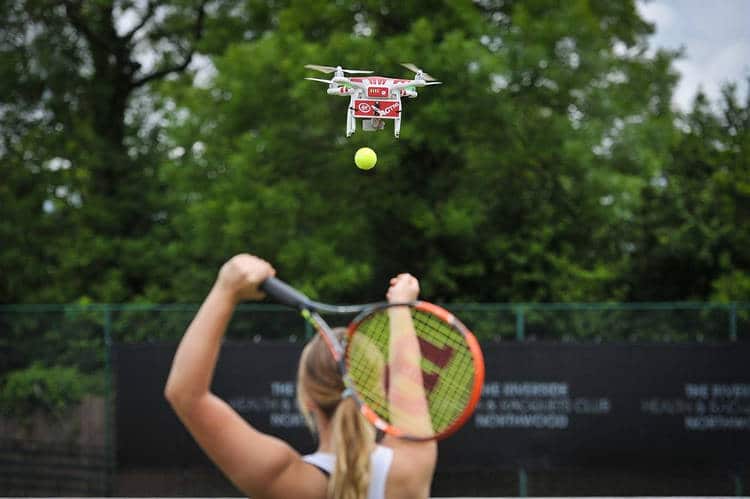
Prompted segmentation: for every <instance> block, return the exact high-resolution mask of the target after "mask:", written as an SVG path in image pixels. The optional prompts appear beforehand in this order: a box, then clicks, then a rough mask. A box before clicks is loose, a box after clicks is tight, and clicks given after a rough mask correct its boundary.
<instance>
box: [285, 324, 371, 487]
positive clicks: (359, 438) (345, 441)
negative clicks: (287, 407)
mask: <svg viewBox="0 0 750 499" xmlns="http://www.w3.org/2000/svg"><path fill="white" fill-rule="evenodd" d="M343 331H344V330H343V329H337V330H336V331H335V332H336V333H337V334H338V335H339V336H342V335H343ZM344 388H345V387H344V381H343V380H342V379H341V374H340V373H339V370H338V366H337V365H336V361H335V360H334V359H333V356H332V355H331V353H330V352H329V351H328V347H327V346H326V345H325V342H324V341H323V340H322V339H321V338H320V336H319V335H316V336H315V338H313V339H312V340H310V342H309V343H308V344H307V345H306V346H305V349H304V350H303V351H302V356H301V357H300V362H299V370H298V372H297V402H298V404H299V407H300V410H301V411H302V414H303V416H304V417H305V420H306V421H307V422H308V426H310V429H311V430H312V431H313V432H315V431H316V428H315V421H314V420H313V418H312V414H311V413H310V410H309V409H308V407H309V404H311V403H312V404H314V405H315V406H316V407H318V408H319V409H320V411H321V412H322V413H323V414H324V415H325V417H326V418H328V419H329V421H330V422H331V435H332V445H333V449H334V453H335V455H336V465H335V467H334V470H333V474H332V475H331V479H330V480H329V481H328V497H329V498H332V499H364V498H366V497H367V488H368V486H369V484H370V453H371V452H372V449H373V446H374V442H375V431H374V429H373V428H372V425H370V424H369V423H368V422H367V420H365V418H364V417H363V416H362V415H361V414H360V412H359V407H358V406H357V403H356V402H355V401H354V399H352V398H351V397H346V398H343V399H342V392H343V391H344Z"/></svg>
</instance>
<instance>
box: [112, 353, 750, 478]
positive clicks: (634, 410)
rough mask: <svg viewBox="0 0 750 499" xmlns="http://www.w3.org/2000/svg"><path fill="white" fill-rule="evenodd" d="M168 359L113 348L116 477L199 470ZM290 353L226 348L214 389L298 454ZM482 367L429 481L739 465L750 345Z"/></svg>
mask: <svg viewBox="0 0 750 499" xmlns="http://www.w3.org/2000/svg"><path fill="white" fill-rule="evenodd" d="M174 351H175V345H163V344H141V345H118V346H116V348H115V369H116V390H117V392H116V393H117V397H116V400H117V410H116V427H117V444H116V445H117V458H118V463H119V465H121V466H185V465H190V464H197V463H204V462H207V459H206V458H205V457H204V455H203V453H202V452H201V450H200V449H199V448H198V447H197V445H196V444H195V443H194V442H193V441H192V439H191V437H190V435H189V434H188V433H187V431H186V430H185V429H184V428H183V427H182V425H181V424H180V422H179V421H178V419H177V418H176V417H175V416H174V414H173V413H172V411H171V409H170V408H169V406H168V405H167V403H166V401H165V400H164V396H163V390H164V383H165V381H166V376H167V373H168V371H169V366H170V364H171V361H172V357H173V355H174ZM300 351H301V346H300V345H295V344H269V343H257V344H256V343H229V342H228V343H225V345H224V347H223V349H222V354H221V358H220V360H219V365H218V367H217V369H216V374H215V379H214V384H213V390H214V392H215V393H217V394H218V395H219V396H221V397H222V398H223V399H224V400H226V401H227V402H228V403H229V404H230V405H231V406H232V407H234V408H235V409H236V410H237V411H238V412H239V413H240V414H242V416H243V417H245V418H246V419H247V420H248V421H250V422H251V423H252V424H253V425H254V426H255V427H257V428H258V429H260V430H262V431H265V432H268V433H271V434H274V435H277V436H279V437H281V438H283V439H285V440H287V441H288V442H289V443H290V444H291V445H292V446H294V447H295V448H297V449H298V450H299V451H300V452H310V451H312V450H313V449H314V447H315V443H314V440H313V438H312V437H311V436H310V434H309V432H308V431H307V428H306V427H305V426H304V421H303V420H302V417H301V416H300V415H299V413H298V411H297V409H296V399H295V383H294V380H295V377H296V367H297V360H298V358H299V354H300ZM484 354H485V362H486V368H487V375H486V380H485V385H484V391H483V394H482V399H481V401H480V403H479V406H478V408H477V411H476V413H475V415H474V417H473V418H472V419H471V420H470V421H469V422H468V423H467V424H466V426H465V427H464V428H463V429H461V430H460V431H459V432H458V433H457V434H455V435H454V436H452V437H450V438H448V439H447V440H445V441H443V442H441V443H440V458H439V463H440V464H439V469H443V470H449V469H471V468H485V467H488V466H491V467H498V468H505V467H516V466H525V467H527V468H530V469H533V468H537V467H551V466H557V465H584V464H610V465H617V464H620V463H638V464H647V463H650V462H653V463H655V464H657V463H665V462H668V463H669V464H670V465H672V464H678V463H684V464H689V463H694V464H717V465H718V464H726V465H732V466H733V465H737V464H740V463H743V462H747V460H748V454H747V449H750V345H747V344H726V345H703V344H686V345H659V344H648V345H646V344H641V345H631V344H622V345H585V344H544V343H508V344H499V345H488V346H484Z"/></svg>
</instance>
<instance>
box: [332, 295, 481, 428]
mask: <svg viewBox="0 0 750 499" xmlns="http://www.w3.org/2000/svg"><path fill="white" fill-rule="evenodd" d="M399 310H400V311H401V312H400V313H403V312H407V313H408V316H404V315H401V316H398V315H395V314H394V312H395V313H396V314H398V313H399V312H397V311H399ZM404 317H408V318H409V319H410V321H409V322H410V323H411V324H412V325H413V334H412V333H411V332H410V331H409V332H408V334H407V337H408V336H411V337H412V340H411V341H412V343H409V340H404V336H403V333H402V332H399V331H400V329H404V328H403V327H402V326H403V324H404V322H402V321H403V318H404ZM392 331H394V334H395V335H396V336H395V337H394V336H392V334H391V332H392ZM346 336H347V341H346V346H345V352H344V358H343V361H342V364H343V369H344V370H345V372H346V374H345V383H346V384H347V385H348V386H351V388H352V389H353V390H354V392H355V394H356V396H355V398H356V399H357V402H358V403H359V404H360V407H361V409H362V414H363V415H364V416H365V418H366V419H367V420H369V421H370V422H371V423H372V424H373V425H374V426H375V427H376V428H378V429H379V430H382V431H383V432H385V433H387V434H390V435H393V436H397V437H400V438H406V439H410V440H436V439H442V438H445V437H447V436H449V435H451V434H452V433H454V432H455V431H457V430H458V429H459V428H460V427H461V426H462V425H463V424H464V423H466V421H468V419H469V418H470V417H471V415H472V413H473V412H474V408H475V407H476V405H477V402H478V401H479V397H480V395H481V391H482V385H483V383H484V358H483V356H482V351H481V348H480V346H479V343H478V342H477V340H476V338H475V337H474V335H473V334H472V332H471V331H470V330H469V329H468V328H467V327H466V326H465V325H464V324H463V323H462V322H461V321H460V320H458V319H457V318H456V317H455V316H454V315H453V314H452V313H451V312H449V311H448V310H446V309H444V308H442V307H439V306H437V305H434V304H432V303H429V302H424V301H416V302H412V303H407V304H380V305H377V306H374V307H372V308H371V309H369V310H366V311H364V312H362V313H361V314H360V315H359V316H357V317H356V318H355V319H354V320H353V321H352V322H351V323H350V324H349V327H348V329H347V335H346ZM402 341H406V343H403V342H402ZM394 346H396V348H393V347H394ZM414 354H416V355H417V357H414V356H413V355H414ZM417 366H418V367H417ZM420 400H421V401H422V402H420ZM422 403H426V407H425V406H422V405H420V404H422Z"/></svg>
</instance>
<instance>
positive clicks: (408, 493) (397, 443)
mask: <svg viewBox="0 0 750 499" xmlns="http://www.w3.org/2000/svg"><path fill="white" fill-rule="evenodd" d="M382 445H383V446H384V447H387V448H389V449H390V450H391V452H392V454H393V456H392V463H391V467H390V472H389V473H388V490H389V491H401V492H404V494H405V495H403V497H427V496H429V493H430V485H431V483H432V476H433V474H434V472H435V466H436V464H437V443H435V442H434V441H428V442H413V441H409V440H402V439H396V438H393V437H390V438H389V437H386V438H384V439H383V442H382ZM388 497H392V494H390V493H389V494H388ZM393 497H395V496H393Z"/></svg>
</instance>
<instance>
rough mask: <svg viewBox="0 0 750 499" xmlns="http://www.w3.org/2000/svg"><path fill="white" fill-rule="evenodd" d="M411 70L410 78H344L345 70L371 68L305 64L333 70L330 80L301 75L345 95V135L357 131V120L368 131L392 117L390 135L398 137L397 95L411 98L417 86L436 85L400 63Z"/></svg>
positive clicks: (405, 64) (398, 111) (377, 127)
mask: <svg viewBox="0 0 750 499" xmlns="http://www.w3.org/2000/svg"><path fill="white" fill-rule="evenodd" d="M402 65H403V66H404V67H406V68H407V69H409V70H411V71H414V73H416V74H415V76H414V79H411V80H409V79H402V78H391V77H383V76H357V77H351V78H350V77H347V76H345V74H346V73H352V74H354V73H364V74H370V73H372V71H363V70H356V69H342V68H341V66H337V67H332V66H318V65H315V64H308V65H307V66H305V67H306V68H308V69H314V70H317V71H322V72H324V73H334V76H333V78H332V79H330V80H324V79H321V78H305V79H306V80H312V81H319V82H322V83H328V90H327V92H326V93H327V94H328V95H338V96H342V97H344V96H347V97H349V108H348V109H347V112H346V136H347V137H351V136H352V134H353V133H354V132H355V131H356V130H357V119H361V120H362V130H365V131H368V132H372V131H375V130H382V129H383V128H384V127H385V120H393V135H394V136H395V137H396V138H398V136H399V134H400V133H401V118H402V108H401V98H402V97H409V98H412V99H413V98H415V97H416V96H417V87H425V86H428V85H439V84H440V83H441V82H439V81H435V79H434V78H432V77H431V76H430V75H428V74H427V73H425V72H424V71H422V70H421V69H419V68H418V67H416V66H414V65H413V64H410V63H403V64H402Z"/></svg>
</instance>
